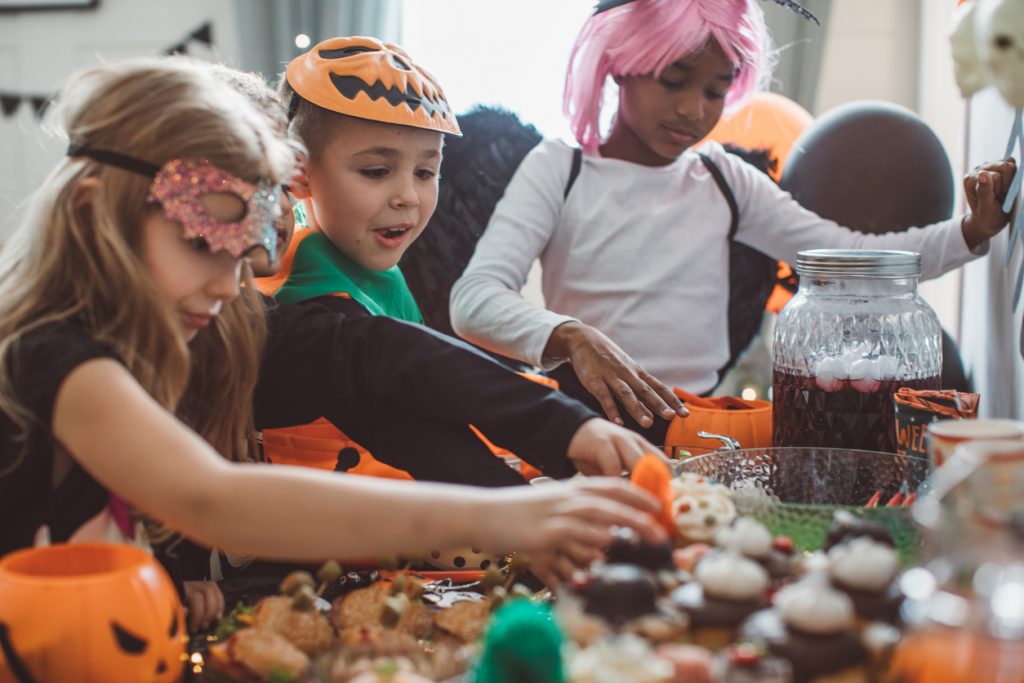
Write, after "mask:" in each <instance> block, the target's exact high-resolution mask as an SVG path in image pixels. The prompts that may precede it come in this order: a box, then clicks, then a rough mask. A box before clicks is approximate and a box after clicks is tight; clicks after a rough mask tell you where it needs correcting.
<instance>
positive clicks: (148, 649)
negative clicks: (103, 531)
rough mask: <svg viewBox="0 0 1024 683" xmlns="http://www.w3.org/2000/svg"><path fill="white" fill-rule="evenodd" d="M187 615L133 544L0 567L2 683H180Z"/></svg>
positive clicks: (92, 546) (3, 562) (86, 546)
mask: <svg viewBox="0 0 1024 683" xmlns="http://www.w3.org/2000/svg"><path fill="white" fill-rule="evenodd" d="M187 637H188V636H187V633H186V631H185V621H184V612H183V609H182V606H181V602H180V601H179V600H178V594H177V592H176V591H175V589H174V584H173V583H172V582H171V579H170V578H169V577H168V576H167V574H166V573H165V572H164V570H163V568H162V567H161V566H160V565H159V564H158V563H157V562H156V560H154V559H153V557H152V556H151V555H150V554H149V553H148V552H146V551H145V550H143V549H142V548H137V547H135V546H127V545H115V544H104V543H82V544H70V545H54V546H49V547H46V548H30V549H26V550H19V551H17V552H13V553H10V554H9V555H6V556H5V557H3V559H0V683H30V682H31V683H44V682H45V683H71V682H75V683H94V682H95V683H99V682H101V681H102V682H103V683H122V682H123V683H137V682H138V681H149V682H153V683H172V682H173V681H178V680H180V679H181V677H182V665H183V661H184V659H185V643H186V641H187Z"/></svg>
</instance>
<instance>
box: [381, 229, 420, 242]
mask: <svg viewBox="0 0 1024 683" xmlns="http://www.w3.org/2000/svg"><path fill="white" fill-rule="evenodd" d="M410 230H412V228H382V229H380V230H374V232H376V233H378V234H380V235H383V236H384V237H386V238H388V239H394V238H396V237H401V236H402V235H404V234H405V233H407V232H409V231H410Z"/></svg>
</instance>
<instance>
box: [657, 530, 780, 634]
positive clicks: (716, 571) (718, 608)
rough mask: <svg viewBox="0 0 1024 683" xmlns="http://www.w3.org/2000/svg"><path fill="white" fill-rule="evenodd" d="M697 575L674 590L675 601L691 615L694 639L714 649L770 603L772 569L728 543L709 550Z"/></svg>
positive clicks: (672, 596)
mask: <svg viewBox="0 0 1024 683" xmlns="http://www.w3.org/2000/svg"><path fill="white" fill-rule="evenodd" d="M696 575H697V580H696V581H691V582H690V583H688V584H686V585H684V586H680V587H679V588H677V589H676V590H674V591H672V595H671V601H672V605H673V606H674V607H675V608H676V609H678V610H680V611H681V612H684V613H685V614H686V615H687V616H688V617H689V620H690V631H691V634H692V636H693V640H694V642H696V643H697V644H698V645H703V646H704V647H707V648H710V649H712V650H714V649H719V648H722V647H725V646H726V645H728V644H729V643H731V642H732V641H733V640H735V639H736V634H737V632H738V629H739V626H740V624H742V623H743V620H744V619H746V618H747V617H748V616H749V615H751V614H752V613H754V612H756V611H757V610H759V609H762V608H763V607H766V606H767V604H768V603H767V600H766V598H765V591H766V589H767V588H768V573H767V572H766V571H765V570H764V568H763V567H761V565H759V564H757V563H756V562H754V561H753V560H750V559H748V558H746V557H744V556H743V555H742V554H740V552H739V551H738V550H737V549H736V547H735V546H728V547H726V548H723V549H719V550H715V551H712V552H710V553H708V554H707V555H706V556H705V557H704V559H702V560H701V561H700V563H699V564H698V565H697V570H696Z"/></svg>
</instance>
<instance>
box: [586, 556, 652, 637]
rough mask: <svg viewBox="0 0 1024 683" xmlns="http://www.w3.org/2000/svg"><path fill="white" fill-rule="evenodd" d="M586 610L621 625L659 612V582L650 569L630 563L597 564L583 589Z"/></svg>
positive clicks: (613, 623)
mask: <svg viewBox="0 0 1024 683" xmlns="http://www.w3.org/2000/svg"><path fill="white" fill-rule="evenodd" d="M580 593H581V595H582V598H583V609H584V610H585V611H586V612H587V613H588V614H592V615H595V616H598V617H601V618H602V619H604V620H605V621H607V622H608V623H610V624H612V625H615V626H618V625H621V624H622V623H624V622H626V621H629V620H630V619H636V618H638V617H642V616H644V615H646V614H651V613H653V612H655V611H657V604H656V599H657V597H658V589H657V583H656V582H655V579H654V576H653V575H652V574H651V572H649V571H647V570H646V569H642V568H640V567H637V566H634V565H628V564H606V565H601V566H599V567H595V568H594V569H593V570H592V572H591V575H590V577H589V579H588V580H587V582H586V585H584V586H583V587H582V590H581V591H580Z"/></svg>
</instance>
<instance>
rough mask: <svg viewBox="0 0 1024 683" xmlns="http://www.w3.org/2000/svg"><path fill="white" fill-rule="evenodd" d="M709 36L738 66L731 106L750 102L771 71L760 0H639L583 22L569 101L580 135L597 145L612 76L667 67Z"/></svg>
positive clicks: (584, 143)
mask: <svg viewBox="0 0 1024 683" xmlns="http://www.w3.org/2000/svg"><path fill="white" fill-rule="evenodd" d="M709 38H714V39H715V41H716V42H717V43H718V44H719V45H720V46H721V48H722V51H723V52H724V53H725V56H726V58H728V59H729V61H731V62H732V64H733V66H734V67H735V68H736V78H735V80H734V81H733V83H732V86H731V87H730V88H729V92H728V93H727V94H726V99H725V106H726V109H732V108H734V107H735V106H736V105H738V104H740V103H742V102H743V101H744V100H745V99H746V98H747V97H748V96H749V95H750V93H751V92H753V91H754V90H755V89H756V88H757V87H758V86H759V85H760V84H761V83H762V82H763V81H765V80H767V77H768V74H769V71H770V65H769V61H770V55H771V48H770V45H771V41H770V39H769V37H768V30H767V29H766V28H765V24H764V13H763V12H762V10H761V8H760V7H759V6H758V3H757V0H634V1H633V2H629V3H627V4H625V5H622V6H620V7H616V8H615V9H611V10H608V11H606V12H602V13H601V14H596V15H594V16H592V17H591V18H590V19H589V20H588V21H587V23H585V24H584V25H583V29H582V30H581V31H580V34H579V36H578V37H577V38H576V44H575V45H574V46H573V49H572V55H571V56H570V57H569V70H568V73H567V74H566V77H565V95H564V100H563V108H564V111H565V115H566V116H567V117H569V121H570V124H571V126H572V131H573V134H574V135H575V136H576V140H577V142H579V144H580V146H581V147H582V148H583V149H584V150H585V151H587V152H594V151H596V150H597V146H598V145H599V144H600V142H601V131H600V122H599V119H600V115H601V104H602V100H603V97H604V87H605V84H606V83H607V81H608V77H609V76H637V75H643V74H654V75H655V76H660V75H661V72H662V71H664V70H665V69H667V68H668V67H669V66H671V65H672V64H673V63H674V62H676V61H678V60H680V59H682V58H684V57H686V56H688V55H690V54H693V53H694V52H697V51H699V50H700V49H701V48H703V47H704V45H705V44H706V43H707V41H708V39H709Z"/></svg>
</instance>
